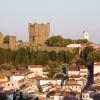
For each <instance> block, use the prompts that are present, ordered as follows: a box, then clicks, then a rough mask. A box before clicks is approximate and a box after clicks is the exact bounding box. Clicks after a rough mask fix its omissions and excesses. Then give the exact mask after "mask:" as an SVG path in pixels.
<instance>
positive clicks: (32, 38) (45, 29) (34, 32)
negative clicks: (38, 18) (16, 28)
mask: <svg viewBox="0 0 100 100" xmlns="http://www.w3.org/2000/svg"><path fill="white" fill-rule="evenodd" d="M28 32H29V33H28V34H29V42H23V41H22V40H20V41H16V36H9V35H7V36H3V34H2V33H1V32H0V48H4V49H11V50H18V49H19V48H27V47H31V48H32V49H33V50H35V51H38V50H39V51H48V52H50V51H56V52H59V51H61V50H65V51H67V50H68V49H67V48H66V47H49V46H47V45H45V42H46V40H47V39H48V38H49V37H50V23H46V24H44V23H41V24H38V23H34V24H31V23H29V24H28Z"/></svg>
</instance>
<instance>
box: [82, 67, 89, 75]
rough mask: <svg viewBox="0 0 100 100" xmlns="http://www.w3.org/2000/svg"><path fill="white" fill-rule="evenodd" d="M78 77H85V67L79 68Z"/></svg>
mask: <svg viewBox="0 0 100 100" xmlns="http://www.w3.org/2000/svg"><path fill="white" fill-rule="evenodd" d="M80 75H81V76H85V75H86V76H87V75H88V69H87V68H85V67H81V68H80Z"/></svg>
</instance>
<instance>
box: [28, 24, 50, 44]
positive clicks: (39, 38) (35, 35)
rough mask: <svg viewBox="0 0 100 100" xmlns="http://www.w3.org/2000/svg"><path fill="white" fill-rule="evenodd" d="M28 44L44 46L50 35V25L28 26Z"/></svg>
mask: <svg viewBox="0 0 100 100" xmlns="http://www.w3.org/2000/svg"><path fill="white" fill-rule="evenodd" d="M28 28H29V29H28V30H29V43H34V44H44V43H45V41H46V40H47V39H48V38H49V35H50V23H47V24H44V23H42V24H37V23H35V24H31V23H29V26H28Z"/></svg>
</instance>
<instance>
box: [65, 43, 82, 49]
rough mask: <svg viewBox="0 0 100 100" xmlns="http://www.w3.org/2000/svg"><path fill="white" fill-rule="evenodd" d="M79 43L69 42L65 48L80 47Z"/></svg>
mask: <svg viewBox="0 0 100 100" xmlns="http://www.w3.org/2000/svg"><path fill="white" fill-rule="evenodd" d="M80 47H81V44H69V45H67V48H80Z"/></svg>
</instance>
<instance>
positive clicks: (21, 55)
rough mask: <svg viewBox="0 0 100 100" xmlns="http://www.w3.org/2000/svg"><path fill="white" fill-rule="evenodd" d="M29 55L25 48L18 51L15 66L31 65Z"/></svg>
mask: <svg viewBox="0 0 100 100" xmlns="http://www.w3.org/2000/svg"><path fill="white" fill-rule="evenodd" d="M29 62H30V61H29V54H28V51H27V49H25V48H20V49H19V50H17V54H16V58H15V64H16V65H17V64H22V65H27V64H29Z"/></svg>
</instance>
